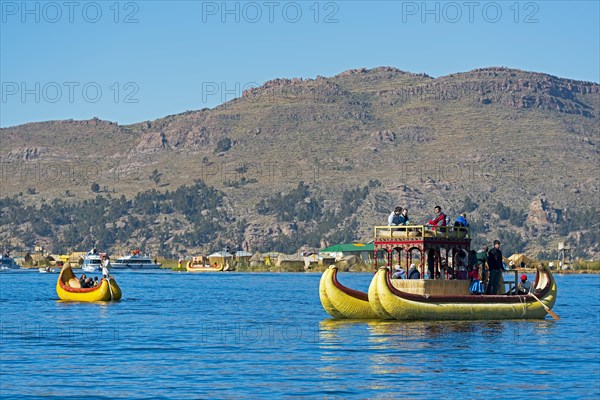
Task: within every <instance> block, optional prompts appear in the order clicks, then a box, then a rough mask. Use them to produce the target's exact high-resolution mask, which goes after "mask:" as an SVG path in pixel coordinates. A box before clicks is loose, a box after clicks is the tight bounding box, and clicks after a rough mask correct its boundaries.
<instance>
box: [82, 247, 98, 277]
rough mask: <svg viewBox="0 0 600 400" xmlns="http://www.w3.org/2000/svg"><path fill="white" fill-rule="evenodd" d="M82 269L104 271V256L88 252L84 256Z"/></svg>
mask: <svg viewBox="0 0 600 400" xmlns="http://www.w3.org/2000/svg"><path fill="white" fill-rule="evenodd" d="M81 269H82V270H83V271H85V272H100V271H102V257H100V254H97V253H94V252H91V251H90V252H88V253H87V255H86V256H85V257H84V258H83V264H81Z"/></svg>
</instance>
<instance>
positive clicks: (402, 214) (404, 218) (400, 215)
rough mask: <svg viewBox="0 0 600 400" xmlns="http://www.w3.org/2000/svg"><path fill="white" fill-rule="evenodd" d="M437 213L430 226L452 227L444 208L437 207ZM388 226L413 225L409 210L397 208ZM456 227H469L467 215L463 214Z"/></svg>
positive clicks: (456, 222)
mask: <svg viewBox="0 0 600 400" xmlns="http://www.w3.org/2000/svg"><path fill="white" fill-rule="evenodd" d="M433 211H434V212H435V217H434V218H432V219H430V220H429V221H428V222H427V225H429V226H448V225H450V218H449V217H448V216H447V215H446V214H444V212H442V207H440V206H435V207H434V208H433ZM388 225H389V226H406V225H412V224H411V222H410V218H409V216H408V209H406V208H402V207H401V206H396V208H394V211H392V213H391V214H390V215H389V216H388ZM454 226H455V227H468V226H469V222H468V221H467V214H466V213H462V214H460V215H459V216H458V218H456V221H454Z"/></svg>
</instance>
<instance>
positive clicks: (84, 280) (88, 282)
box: [79, 274, 100, 289]
mask: <svg viewBox="0 0 600 400" xmlns="http://www.w3.org/2000/svg"><path fill="white" fill-rule="evenodd" d="M99 284H100V281H99V280H98V277H97V276H95V277H94V278H93V279H92V278H91V277H87V276H85V274H81V276H80V277H79V285H81V287H82V288H84V289H87V288H93V287H96V286H98V285H99Z"/></svg>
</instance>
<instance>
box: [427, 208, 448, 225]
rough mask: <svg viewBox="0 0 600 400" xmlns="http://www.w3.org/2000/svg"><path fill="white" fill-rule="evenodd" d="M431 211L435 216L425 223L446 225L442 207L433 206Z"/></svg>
mask: <svg viewBox="0 0 600 400" xmlns="http://www.w3.org/2000/svg"><path fill="white" fill-rule="evenodd" d="M433 211H434V212H435V214H436V215H435V218H433V219H430V220H429V222H428V223H427V224H428V225H431V226H446V214H444V213H443V212H442V207H440V206H435V207H434V208H433Z"/></svg>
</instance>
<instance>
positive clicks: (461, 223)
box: [454, 213, 469, 228]
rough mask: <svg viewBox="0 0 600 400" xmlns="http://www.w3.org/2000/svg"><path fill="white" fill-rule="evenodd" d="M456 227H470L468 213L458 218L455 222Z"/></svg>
mask: <svg viewBox="0 0 600 400" xmlns="http://www.w3.org/2000/svg"><path fill="white" fill-rule="evenodd" d="M454 226H459V227H465V228H466V227H468V226H469V222H468V221H467V213H462V214H460V215H459V216H458V218H456V221H454Z"/></svg>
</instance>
